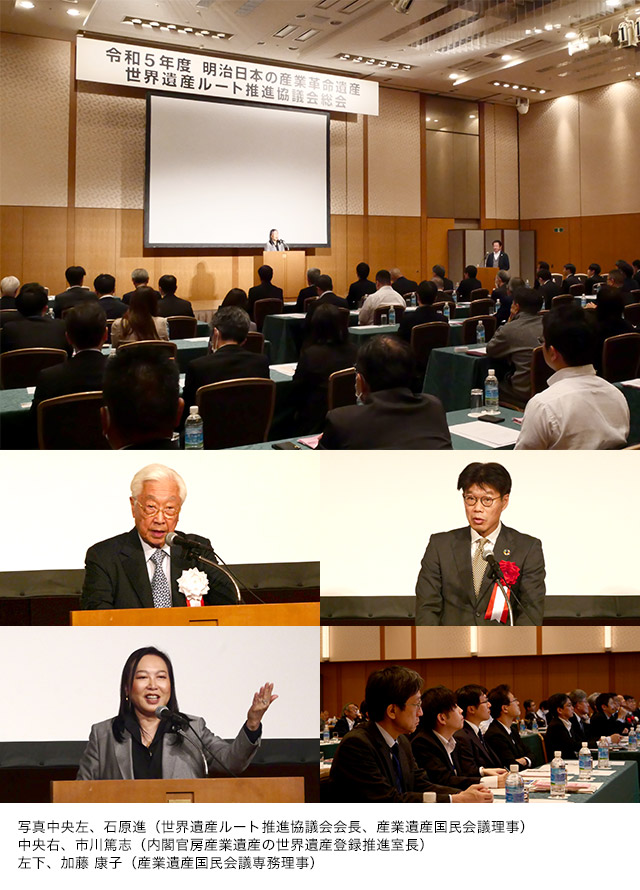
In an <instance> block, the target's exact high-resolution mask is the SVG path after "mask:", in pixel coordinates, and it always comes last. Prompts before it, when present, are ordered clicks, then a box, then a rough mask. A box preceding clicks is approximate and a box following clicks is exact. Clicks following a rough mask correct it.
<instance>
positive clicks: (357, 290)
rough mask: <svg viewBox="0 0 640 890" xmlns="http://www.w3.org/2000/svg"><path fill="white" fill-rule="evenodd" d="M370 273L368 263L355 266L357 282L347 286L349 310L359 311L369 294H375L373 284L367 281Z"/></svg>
mask: <svg viewBox="0 0 640 890" xmlns="http://www.w3.org/2000/svg"><path fill="white" fill-rule="evenodd" d="M370 271H371V269H370V268H369V264H368V263H358V265H357V266H356V275H357V276H358V280H357V281H354V282H353V283H352V284H350V285H349V293H348V294H347V303H348V304H349V309H359V308H360V306H361V305H362V303H363V302H364V300H365V299H366V298H367V297H368V296H369V294H375V292H376V286H375V283H374V282H373V281H369V272H370Z"/></svg>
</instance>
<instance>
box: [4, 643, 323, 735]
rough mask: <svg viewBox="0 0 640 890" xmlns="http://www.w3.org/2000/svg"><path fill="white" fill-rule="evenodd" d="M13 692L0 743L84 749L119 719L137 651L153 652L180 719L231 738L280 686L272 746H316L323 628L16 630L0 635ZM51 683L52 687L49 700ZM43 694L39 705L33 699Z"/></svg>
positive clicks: (270, 718)
mask: <svg viewBox="0 0 640 890" xmlns="http://www.w3.org/2000/svg"><path fill="white" fill-rule="evenodd" d="M0 637H1V639H2V646H1V647H0V670H2V675H3V676H4V677H10V676H12V675H15V673H16V669H17V666H18V665H19V672H20V682H15V683H7V684H6V689H5V693H6V694H5V702H4V705H5V707H6V709H7V711H6V713H7V714H11V719H10V720H3V721H2V722H1V723H0V742H39V741H49V742H56V741H80V740H82V739H85V738H88V737H89V730H90V728H91V725H92V724H93V723H99V722H100V721H101V720H107V719H108V718H109V717H114V716H115V715H116V714H117V713H118V705H119V689H120V675H121V673H122V668H123V667H124V663H125V661H126V660H127V658H128V657H129V655H130V654H131V652H134V651H135V650H136V649H139V648H141V647H142V646H155V647H156V648H157V649H160V651H162V652H166V654H167V655H168V656H169V658H170V659H171V661H172V663H173V670H174V676H175V688H176V694H177V697H178V704H179V706H180V710H182V711H184V712H185V713H187V714H195V715H196V716H198V717H204V719H205V721H206V723H207V726H208V727H209V728H210V729H211V731H212V732H214V733H216V735H219V736H221V737H222V738H227V739H228V738H234V737H235V736H236V734H237V733H238V730H239V729H240V727H241V726H242V724H243V723H244V721H245V719H246V716H247V711H248V709H249V705H250V704H251V702H252V700H253V694H254V692H257V691H258V689H260V687H261V686H262V684H263V683H266V682H271V683H273V684H274V689H273V691H274V694H277V695H278V696H279V698H278V699H277V700H276V701H274V703H273V704H272V705H271V707H270V708H269V711H268V713H267V714H266V715H265V718H264V738H265V739H304V738H307V739H311V738H314V739H315V738H317V737H318V712H319V710H320V702H319V684H318V655H319V651H320V635H319V630H318V628H317V627H264V628H263V627H216V628H211V627H201V628H193V627H47V628H42V627H38V628H36V627H15V628H11V630H9V629H8V628H3V629H2V631H1V632H0ZM44 678H48V681H47V682H49V683H50V686H49V689H48V691H47V693H46V694H44V692H42V688H43V684H44V683H45V680H44ZM37 689H40V690H41V693H42V694H38V695H37V698H38V703H37V705H34V706H32V705H31V704H29V703H28V698H29V695H28V693H27V690H37Z"/></svg>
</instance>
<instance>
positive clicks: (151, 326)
mask: <svg viewBox="0 0 640 890" xmlns="http://www.w3.org/2000/svg"><path fill="white" fill-rule="evenodd" d="M168 339H169V328H168V326H167V319H166V318H158V294H157V293H156V292H155V291H154V289H153V288H152V287H139V288H137V289H136V290H135V291H134V292H133V293H132V294H131V300H130V302H129V308H128V309H127V311H126V312H125V314H124V315H123V316H122V318H116V320H115V321H114V323H113V325H112V326H111V345H112V346H113V347H114V349H117V348H118V346H119V345H120V344H121V343H131V342H132V341H134V340H168Z"/></svg>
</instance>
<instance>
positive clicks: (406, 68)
mask: <svg viewBox="0 0 640 890" xmlns="http://www.w3.org/2000/svg"><path fill="white" fill-rule="evenodd" d="M412 68H413V65H403V66H402V70H403V71H411V69H412Z"/></svg>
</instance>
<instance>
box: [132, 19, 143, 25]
mask: <svg viewBox="0 0 640 890" xmlns="http://www.w3.org/2000/svg"><path fill="white" fill-rule="evenodd" d="M131 24H132V25H141V24H142V19H131Z"/></svg>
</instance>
